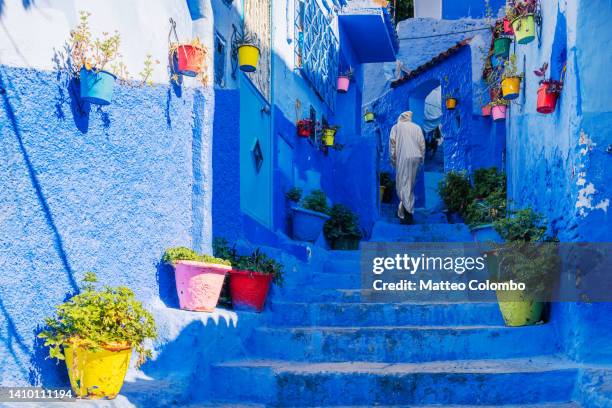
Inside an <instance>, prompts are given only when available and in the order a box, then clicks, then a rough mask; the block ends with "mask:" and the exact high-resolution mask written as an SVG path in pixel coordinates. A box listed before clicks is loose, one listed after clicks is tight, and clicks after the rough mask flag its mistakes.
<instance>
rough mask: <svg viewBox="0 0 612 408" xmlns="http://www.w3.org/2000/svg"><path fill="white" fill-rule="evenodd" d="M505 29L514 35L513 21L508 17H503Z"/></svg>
mask: <svg viewBox="0 0 612 408" xmlns="http://www.w3.org/2000/svg"><path fill="white" fill-rule="evenodd" d="M503 30H504V34H506V35H514V29H513V28H512V22H511V21H510V20H508V17H504V19H503Z"/></svg>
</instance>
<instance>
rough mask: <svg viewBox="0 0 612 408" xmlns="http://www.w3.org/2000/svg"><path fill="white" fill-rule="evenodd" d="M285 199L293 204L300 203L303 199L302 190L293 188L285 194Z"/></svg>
mask: <svg viewBox="0 0 612 408" xmlns="http://www.w3.org/2000/svg"><path fill="white" fill-rule="evenodd" d="M285 198H286V199H287V200H289V201H291V202H294V203H299V202H300V200H301V198H302V189H301V188H299V187H293V188H291V189H289V191H287V192H286V193H285Z"/></svg>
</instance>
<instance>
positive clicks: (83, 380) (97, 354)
mask: <svg viewBox="0 0 612 408" xmlns="http://www.w3.org/2000/svg"><path fill="white" fill-rule="evenodd" d="M131 355H132V347H130V346H129V345H117V346H116V347H107V348H104V349H101V350H99V351H90V350H88V349H87V348H85V347H83V346H79V345H70V346H65V347H64V356H65V358H66V367H67V368H68V376H69V377H70V385H71V387H72V390H73V391H74V393H75V394H76V395H77V396H78V397H80V398H91V399H101V398H107V399H112V398H115V397H116V396H117V394H119V391H121V386H122V385H123V379H124V378H125V373H126V372H127V369H128V367H129V365H130V357H131Z"/></svg>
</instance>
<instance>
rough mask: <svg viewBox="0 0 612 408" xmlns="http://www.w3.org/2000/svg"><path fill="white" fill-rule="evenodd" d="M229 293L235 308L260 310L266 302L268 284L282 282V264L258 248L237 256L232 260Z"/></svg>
mask: <svg viewBox="0 0 612 408" xmlns="http://www.w3.org/2000/svg"><path fill="white" fill-rule="evenodd" d="M232 265H233V267H234V268H233V269H232V270H231V271H230V294H231V297H232V305H233V307H234V309H237V310H253V311H256V312H261V311H262V310H263V308H264V305H265V303H266V299H267V297H268V293H269V291H270V284H271V283H272V282H274V283H276V284H277V285H279V286H282V283H283V265H281V264H280V263H278V262H277V261H275V260H274V259H272V258H270V257H269V256H267V255H266V254H264V253H263V252H261V250H260V249H259V248H258V249H256V250H255V251H254V252H253V253H251V254H250V255H246V256H238V257H236V258H235V259H234V260H233V261H232Z"/></svg>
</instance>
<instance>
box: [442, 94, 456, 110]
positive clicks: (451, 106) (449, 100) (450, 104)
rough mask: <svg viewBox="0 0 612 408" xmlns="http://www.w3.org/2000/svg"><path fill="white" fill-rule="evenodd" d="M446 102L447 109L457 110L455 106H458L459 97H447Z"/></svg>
mask: <svg viewBox="0 0 612 408" xmlns="http://www.w3.org/2000/svg"><path fill="white" fill-rule="evenodd" d="M444 104H445V106H446V109H447V110H450V111H452V110H455V108H456V107H457V98H453V97H447V98H446V100H445V102H444Z"/></svg>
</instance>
